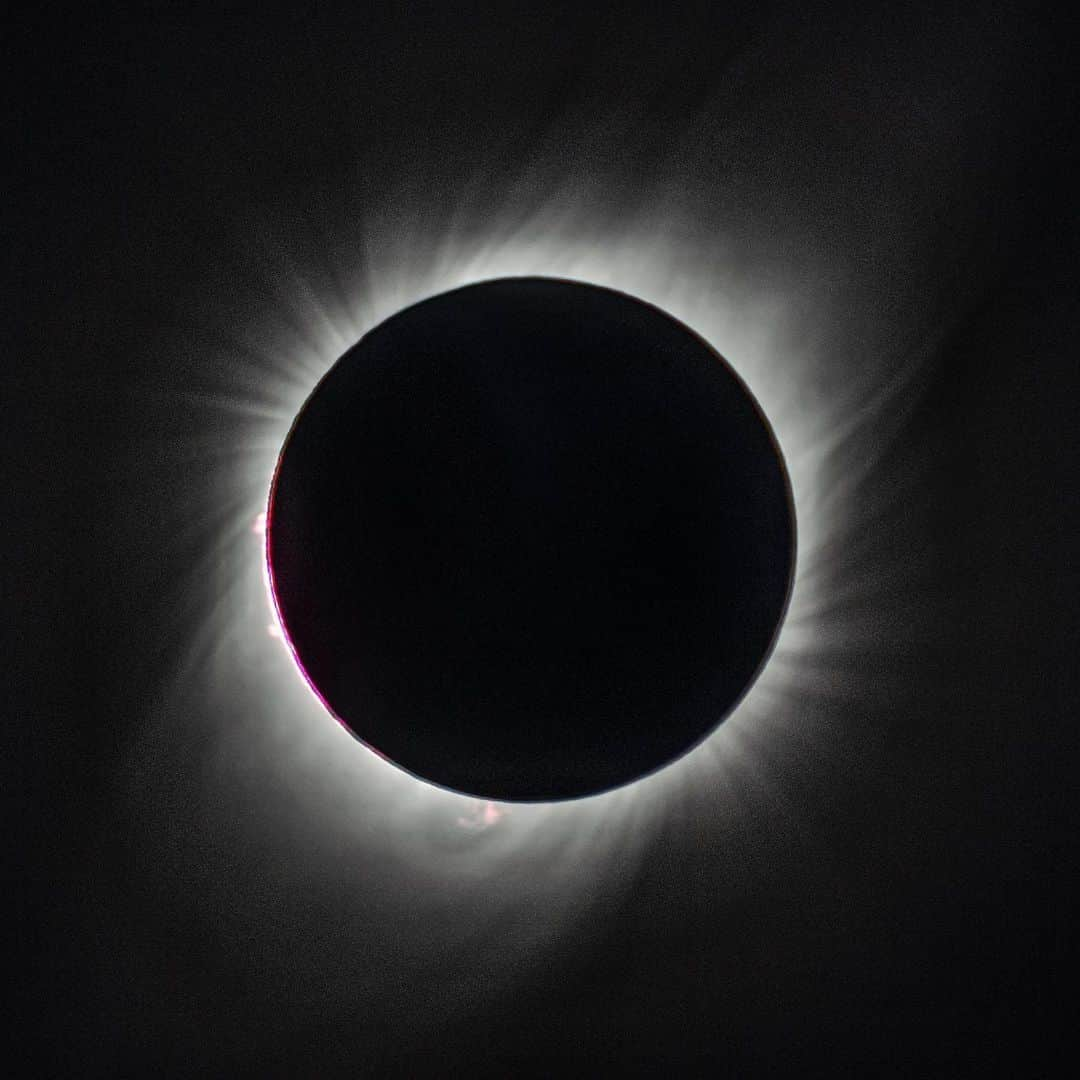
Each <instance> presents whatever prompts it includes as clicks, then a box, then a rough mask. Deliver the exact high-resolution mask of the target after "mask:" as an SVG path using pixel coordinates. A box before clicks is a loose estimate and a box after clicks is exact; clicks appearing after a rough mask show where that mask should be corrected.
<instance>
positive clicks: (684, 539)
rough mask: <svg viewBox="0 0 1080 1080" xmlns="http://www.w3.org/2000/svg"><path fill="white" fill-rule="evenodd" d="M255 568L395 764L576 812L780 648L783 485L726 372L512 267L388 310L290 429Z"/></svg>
mask: <svg viewBox="0 0 1080 1080" xmlns="http://www.w3.org/2000/svg"><path fill="white" fill-rule="evenodd" d="M266 533H267V537H266V542H267V565H268V571H269V577H270V583H271V589H272V593H273V597H274V603H275V605H276V607H277V611H278V615H279V618H280V621H281V625H282V627H283V630H284V632H285V635H286V638H287V640H288V643H289V645H290V648H291V650H292V652H293V655H294V656H295V658H296V661H297V663H298V664H299V666H300V668H301V669H302V671H303V672H304V674H305V677H306V678H307V680H308V682H309V683H310V685H311V686H312V688H313V689H314V690H315V692H316V693H317V694H318V696H319V697H320V698H321V699H322V700H323V702H324V703H325V704H326V707H327V708H328V709H329V711H330V712H331V713H333V714H334V715H335V716H336V717H337V718H338V719H339V720H340V721H341V723H343V724H344V725H345V726H346V727H347V728H348V729H349V730H350V731H352V732H353V733H354V734H355V735H356V736H357V737H358V738H359V739H361V740H362V741H363V742H364V743H366V744H367V745H368V746H370V747H371V748H372V749H374V750H375V751H376V752H377V753H379V754H380V755H381V756H383V757H385V758H387V759H388V760H390V761H391V762H393V763H395V764H397V765H398V766H400V767H401V768H403V769H405V770H406V771H407V772H409V773H412V774H413V775H415V776H418V777H420V778H422V779H425V780H427V781H430V782H432V783H434V784H437V785H440V786H443V787H447V788H450V789H453V790H456V791H459V792H462V793H467V794H470V795H476V796H480V797H483V798H489V799H499V800H529V801H538V800H555V799H567V798H575V797H580V796H584V795H590V794H595V793H598V792H600V791H605V790H609V789H611V788H614V787H618V786H620V785H622V784H626V783H629V782H631V781H633V780H635V779H638V778H640V777H641V776H644V775H646V774H648V773H651V772H654V771H655V770H657V769H659V768H661V767H663V766H665V765H667V764H669V763H670V762H672V761H674V760H675V759H677V758H679V757H681V756H682V755H683V754H685V753H686V752H687V751H688V750H690V749H692V748H693V747H694V746H696V745H697V744H698V743H699V742H701V741H702V740H703V739H704V738H705V737H706V736H708V735H709V734H710V732H712V731H713V730H714V729H715V728H716V727H717V725H718V724H719V723H721V722H722V721H723V719H724V718H725V717H726V716H727V715H728V714H729V713H730V712H731V710H732V709H733V708H734V706H735V705H736V704H737V703H738V701H739V700H740V699H741V698H742V696H743V695H744V693H745V692H746V690H747V689H748V688H749V686H750V685H751V684H752V682H753V681H754V678H755V677H756V675H757V673H758V671H759V670H760V669H761V666H762V665H763V663H764V661H765V659H766V658H767V656H768V654H769V651H770V650H771V648H772V645H773V642H774V641H775V638H776V634H777V632H778V629H779V626H780V623H781V620H782V617H783V614H784V610H785V607H786V604H787V600H788V595H789V592H790V587H791V580H792V572H793V567H794V546H795V523H794V516H793V511H792V499H791V491H790V486H789V483H788V477H787V472H786V469H785V467H784V463H783V460H782V457H781V454H780V451H779V448H778V446H777V443H776V440H775V438H774V437H773V434H772V430H771V428H770V427H769V424H768V422H767V420H766V419H765V417H764V415H763V413H762V412H761V410H760V408H759V407H758V405H757V403H756V402H755V401H754V399H753V397H752V396H751V395H750V392H749V391H748V390H747V388H746V386H745V385H744V384H743V383H742V381H741V380H740V379H739V378H738V376H737V375H736V374H735V373H734V371H733V370H732V369H731V368H730V366H729V365H728V364H727V363H726V362H725V361H724V360H723V359H722V358H721V357H720V356H719V355H718V354H717V353H716V352H715V351H714V350H713V349H712V348H711V347H710V346H708V345H707V344H706V343H705V342H704V341H703V340H702V339H701V338H700V337H698V336H697V335H696V334H694V333H693V332H692V331H691V330H690V329H688V328H687V327H686V326H684V325H683V324H682V323H680V322H678V321H677V320H675V319H674V318H672V317H671V316H669V315H667V314H666V313H664V312H662V311H660V310H659V309H658V308H655V307H653V306H651V305H649V304H646V303H644V302H642V301H641V300H637V299H635V298H633V297H631V296H629V295H627V294H625V293H620V292H616V291H614V290H611V289H606V288H601V287H599V286H594V285H585V284H582V283H579V282H570V281H564V280H559V279H553V278H505V279H499V280H494V281H488V282H483V283H480V284H477V285H470V286H466V287H464V288H460V289H456V290H453V291H451V292H448V293H443V294H441V295H439V296H436V297H433V298H431V299H428V300H425V301H422V302H420V303H418V304H415V305H413V306H411V307H408V308H406V309H404V310H403V311H400V312H398V313H397V314H396V315H394V316H392V317H391V318H389V319H387V320H386V321H385V322H383V323H381V324H380V325H379V326H377V327H375V328H374V329H373V330H371V331H370V332H369V333H367V334H366V335H365V336H364V337H363V338H362V339H361V340H360V341H359V342H358V343H357V344H356V345H355V346H354V347H353V348H351V349H349V350H348V351H347V352H346V353H345V354H344V355H343V356H342V357H341V358H340V359H339V360H338V361H337V363H336V364H335V365H334V366H333V367H332V368H331V369H330V370H329V372H327V374H326V375H325V376H324V377H323V379H322V380H321V381H320V382H319V384H318V385H317V386H316V388H315V390H314V391H313V392H312V394H311V395H310V397H309V398H308V400H307V401H306V403H305V404H304V406H303V407H302V409H301V410H300V412H299V413H298V415H297V417H296V420H295V421H294V423H293V426H292V428H291V430H290V432H289V435H288V437H287V438H286V440H285V443H284V445H283V447H282V450H281V454H280V456H279V459H278V464H277V469H276V471H275V474H274V479H273V482H272V485H271V497H270V506H269V511H268V516H267V529H266Z"/></svg>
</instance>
